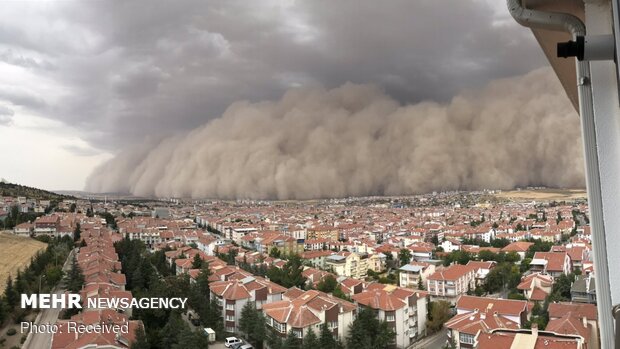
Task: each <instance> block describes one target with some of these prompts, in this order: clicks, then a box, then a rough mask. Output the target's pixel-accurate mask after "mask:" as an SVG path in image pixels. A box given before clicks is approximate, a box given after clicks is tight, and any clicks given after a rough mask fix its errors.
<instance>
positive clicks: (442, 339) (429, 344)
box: [407, 329, 448, 349]
mask: <svg viewBox="0 0 620 349" xmlns="http://www.w3.org/2000/svg"><path fill="white" fill-rule="evenodd" d="M446 340H448V331H447V330H446V329H442V330H441V331H439V332H437V333H435V334H433V335H430V336H428V337H425V338H423V339H422V340H420V341H418V342H415V343H414V344H413V345H411V346H410V347H409V348H407V349H442V348H443V347H444V345H446Z"/></svg>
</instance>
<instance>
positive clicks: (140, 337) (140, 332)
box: [130, 326, 151, 349]
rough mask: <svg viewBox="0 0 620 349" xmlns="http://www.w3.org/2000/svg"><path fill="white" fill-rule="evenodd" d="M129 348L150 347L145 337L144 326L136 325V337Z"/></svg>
mask: <svg viewBox="0 0 620 349" xmlns="http://www.w3.org/2000/svg"><path fill="white" fill-rule="evenodd" d="M130 348H131V349H151V345H150V344H149V342H148V339H147V338H146V333H145V332H144V327H142V326H138V328H137V329H136V339H135V340H134V341H133V342H132V343H131V347H130Z"/></svg>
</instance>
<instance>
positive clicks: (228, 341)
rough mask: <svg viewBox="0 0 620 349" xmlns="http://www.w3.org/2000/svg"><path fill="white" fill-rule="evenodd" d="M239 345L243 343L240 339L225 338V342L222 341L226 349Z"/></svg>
mask: <svg viewBox="0 0 620 349" xmlns="http://www.w3.org/2000/svg"><path fill="white" fill-rule="evenodd" d="M239 343H243V342H242V341H241V339H239V338H237V337H228V338H226V341H224V346H225V347H226V348H230V347H231V346H232V345H233V344H239Z"/></svg>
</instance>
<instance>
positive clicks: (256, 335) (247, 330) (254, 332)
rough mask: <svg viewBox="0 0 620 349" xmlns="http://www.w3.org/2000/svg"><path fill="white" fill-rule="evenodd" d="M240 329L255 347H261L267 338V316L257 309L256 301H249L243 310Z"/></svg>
mask: <svg viewBox="0 0 620 349" xmlns="http://www.w3.org/2000/svg"><path fill="white" fill-rule="evenodd" d="M239 330H240V331H241V332H243V333H244V334H245V336H246V338H247V340H248V342H250V343H252V345H254V347H255V348H261V347H262V344H263V341H264V340H265V339H266V336H267V333H266V330H265V317H264V315H263V313H262V312H260V311H258V310H257V309H256V305H255V304H254V302H247V303H245V305H244V306H243V309H242V310H241V318H240V319H239Z"/></svg>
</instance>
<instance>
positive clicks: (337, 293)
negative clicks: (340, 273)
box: [332, 285, 351, 302]
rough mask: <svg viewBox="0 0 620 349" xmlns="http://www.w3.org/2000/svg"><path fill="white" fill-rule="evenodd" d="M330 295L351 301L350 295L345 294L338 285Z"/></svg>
mask: <svg viewBox="0 0 620 349" xmlns="http://www.w3.org/2000/svg"><path fill="white" fill-rule="evenodd" d="M332 295H333V296H334V297H338V298H340V299H344V300H345V301H349V302H351V297H349V295H347V294H346V293H344V292H343V291H342V288H340V285H338V286H336V288H335V289H334V291H333V292H332Z"/></svg>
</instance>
